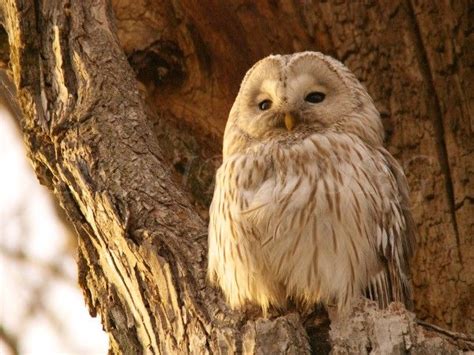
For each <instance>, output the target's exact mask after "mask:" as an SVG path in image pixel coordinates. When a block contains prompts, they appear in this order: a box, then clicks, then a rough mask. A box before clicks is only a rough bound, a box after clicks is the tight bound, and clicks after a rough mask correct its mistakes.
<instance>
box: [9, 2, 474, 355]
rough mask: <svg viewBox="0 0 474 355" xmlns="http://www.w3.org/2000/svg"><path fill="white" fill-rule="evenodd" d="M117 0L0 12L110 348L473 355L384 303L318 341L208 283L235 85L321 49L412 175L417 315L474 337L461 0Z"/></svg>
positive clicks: (466, 22) (36, 138)
mask: <svg viewBox="0 0 474 355" xmlns="http://www.w3.org/2000/svg"><path fill="white" fill-rule="evenodd" d="M111 5H112V7H113V10H114V12H115V17H114V16H113V15H112V12H111V9H109V8H108V7H107V6H106V4H105V1H101V0H95V1H92V0H90V1H72V2H70V1H67V0H62V1H60V0H52V1H34V0H5V1H3V2H2V4H1V5H0V6H1V9H2V17H3V24H4V27H5V29H6V32H7V34H8V39H9V43H10V46H9V49H10V58H9V61H10V67H11V73H12V77H13V80H14V83H15V86H16V88H17V90H18V98H19V100H20V104H21V107H22V109H23V112H24V116H23V119H22V122H21V125H22V129H23V132H24V137H25V142H26V144H27V148H28V151H29V155H30V159H31V161H32V163H33V166H34V168H35V170H36V173H37V175H38V178H39V179H40V181H41V182H42V183H43V184H45V185H46V186H48V187H49V188H50V189H51V190H53V191H54V192H55V195H56V197H57V198H58V199H59V200H60V202H61V204H62V206H63V207H64V209H65V210H66V212H67V213H68V215H69V217H70V219H71V221H72V222H73V224H74V226H75V228H76V230H77V232H78V235H79V251H78V265H79V282H80V285H81V287H82V289H83V290H84V295H85V298H86V301H87V304H88V306H89V309H90V311H91V314H93V315H95V314H100V315H101V318H102V320H103V324H104V328H105V330H106V331H107V332H108V333H109V335H110V342H111V343H110V349H111V352H113V353H142V352H152V353H176V352H178V351H180V352H192V353H206V352H216V353H218V352H220V353H232V352H236V351H237V352H246V353H262V354H263V353H278V352H280V353H306V352H309V351H310V350H311V349H312V350H313V351H327V350H328V349H330V347H332V349H333V351H334V352H335V353H348V352H354V351H356V352H362V353H363V352H374V353H400V352H404V351H411V352H413V353H433V352H438V353H458V352H460V351H461V350H466V349H472V346H473V345H472V342H471V341H470V340H469V338H468V337H465V336H462V335H459V334H453V333H449V332H445V333H444V334H443V333H442V332H439V331H435V330H433V329H431V330H426V329H425V328H423V327H420V326H419V325H417V324H416V322H415V321H414V318H413V317H414V316H413V314H411V313H408V312H406V311H405V310H404V309H403V308H399V307H397V306H396V305H394V306H392V307H391V308H390V309H389V310H387V311H383V312H382V311H377V310H375V309H374V308H373V306H372V305H371V304H369V303H364V304H361V305H360V306H359V307H358V308H356V309H355V310H354V314H353V315H352V316H351V318H350V321H340V320H334V319H333V322H332V324H331V331H330V332H329V333H328V322H326V321H324V316H316V317H314V318H311V317H309V318H308V317H302V316H300V315H298V314H297V313H288V314H283V315H279V316H277V315H275V317H273V318H271V319H262V318H259V316H258V312H255V310H252V309H249V310H246V311H245V312H233V311H231V310H229V309H228V308H227V307H226V305H225V303H224V302H223V299H222V297H221V295H220V293H219V292H218V291H217V290H215V289H212V288H211V287H209V286H208V284H207V283H206V280H205V267H206V221H205V219H206V212H205V211H206V204H207V203H208V201H209V198H210V194H211V193H212V176H213V174H214V169H215V167H216V165H217V164H218V163H219V154H220V142H221V136H222V132H223V128H224V125H225V121H226V116H227V112H228V110H229V108H230V105H231V103H232V101H233V98H234V96H235V94H236V92H237V90H238V85H239V83H240V80H241V78H242V76H243V74H244V72H245V71H246V70H247V69H248V67H249V66H250V65H251V64H253V62H255V61H256V60H257V59H259V58H261V57H263V56H265V55H267V54H269V53H276V52H278V53H284V52H293V51H298V50H320V51H323V52H326V53H329V54H332V55H333V56H335V57H336V58H339V59H341V60H343V61H344V62H345V63H346V64H347V65H348V66H349V67H350V68H351V69H352V70H353V71H354V72H355V73H356V75H357V76H358V77H359V78H360V79H361V80H362V81H364V82H365V84H366V86H367V87H368V89H369V92H370V93H371V94H372V96H373V97H374V99H375V101H376V105H377V107H378V108H379V110H380V111H381V113H382V116H383V118H384V123H385V125H386V128H387V132H388V138H387V142H388V144H389V149H390V150H391V152H392V153H394V155H395V156H396V157H397V158H399V159H400V160H401V161H402V163H403V165H404V167H405V170H406V171H407V173H408V178H409V182H410V186H411V188H412V200H413V211H414V215H415V218H416V221H417V225H418V230H419V237H418V242H417V244H418V251H417V254H416V256H415V258H414V260H413V268H412V269H413V274H414V286H415V307H416V309H415V310H416V314H417V317H419V318H422V319H424V320H427V321H430V322H434V323H437V324H439V325H442V326H446V327H449V328H452V329H455V330H458V331H465V332H469V331H472V329H473V327H474V311H473V307H472V304H471V303H472V301H471V300H472V298H473V296H474V295H473V293H474V289H473V287H474V269H473V267H474V250H473V239H474V221H473V217H472V216H473V215H474V208H473V203H474V201H473V198H474V178H473V172H474V143H473V142H474V140H473V139H472V130H473V127H474V123H473V118H472V117H473V112H472V110H473V107H474V106H473V105H472V104H473V101H472V99H473V96H474V94H473V92H474V90H473V89H474V88H473V84H472V83H473V79H474V75H473V62H474V58H473V57H474V55H473V51H472V47H473V44H474V43H473V42H474V39H473V35H472V32H473V28H472V26H473V21H472V15H473V9H472V8H470V9H469V8H468V2H467V1H459V2H456V4H450V5H448V4H444V3H443V4H438V6H435V5H433V4H432V3H431V2H429V1H412V2H411V1H400V2H389V1H382V2H338V3H332V2H321V3H319V2H311V1H294V2H276V1H269V2H263V1H262V2H260V1H259V2H250V1H249V2H244V1H226V2H214V1H199V2H198V1H190V0H183V1H181V2H176V1H146V0H134V1H130V0H113V1H112V4H111ZM468 10H469V11H468ZM441 23H442V26H440V24H441ZM0 35H1V33H0ZM1 38H2V37H0V39H1ZM0 48H3V47H0ZM469 48H470V50H469ZM0 52H2V51H1V50H0ZM2 53H3V52H2ZM124 53H125V54H124ZM3 58H4V56H3V55H1V56H0V60H3V61H4V60H5V59H3ZM127 59H128V62H127ZM129 64H130V65H131V66H132V67H133V69H134V72H133V71H132V70H131V68H130V66H129ZM135 78H137V79H138V81H137V80H136V79H135ZM143 102H146V105H144V104H143ZM321 319H322V320H321ZM382 333H383V334H382ZM435 334H437V335H435ZM453 339H454V340H453ZM460 339H461V340H460Z"/></svg>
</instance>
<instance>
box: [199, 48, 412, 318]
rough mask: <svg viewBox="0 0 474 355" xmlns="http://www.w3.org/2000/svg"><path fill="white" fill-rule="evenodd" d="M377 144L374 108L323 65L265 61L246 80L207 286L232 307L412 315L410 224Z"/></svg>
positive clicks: (226, 159)
mask: <svg viewBox="0 0 474 355" xmlns="http://www.w3.org/2000/svg"><path fill="white" fill-rule="evenodd" d="M383 138H384V131H383V126H382V123H381V119H380V115H379V112H378V111H377V109H376V108H375V105H374V103H373V101H372V99H371V97H370V96H369V94H368V93H367V91H366V90H365V88H364V87H363V86H362V84H361V83H360V82H359V81H358V80H357V79H356V77H355V76H354V74H352V73H351V71H350V70H349V69H348V68H346V67H345V66H344V65H343V64H342V63H340V62H339V61H337V60H335V59H333V58H331V57H329V56H326V55H323V54H321V53H319V52H302V53H295V54H292V55H271V56H269V57H266V58H264V59H262V60H260V61H259V62H257V63H256V64H255V65H254V66H253V67H252V68H251V69H250V70H249V71H248V72H247V74H246V75H245V77H244V79H243V81H242V84H241V87H240V91H239V93H238V95H237V98H236V100H235V102H234V104H233V106H232V109H231V111H230V115H229V119H228V122H227V125H226V128H225V133H224V142H223V162H222V165H221V166H220V168H219V169H218V171H217V174H216V185H215V191H214V196H213V200H212V204H211V207H210V222H209V259H208V276H209V279H210V280H211V282H213V283H214V284H216V285H218V286H219V287H220V288H221V289H222V291H223V293H224V294H225V296H226V299H227V301H228V303H229V304H230V306H231V307H233V308H239V307H241V306H243V305H245V304H247V303H253V304H257V305H259V306H260V307H261V308H262V310H263V311H264V312H267V310H268V309H269V307H275V308H284V307H286V305H287V303H288V302H289V301H291V302H293V303H294V304H297V305H302V306H304V307H310V306H313V305H315V304H318V303H322V304H324V305H331V306H336V307H338V309H347V307H350V305H351V304H352V301H354V300H355V299H356V298H359V296H360V295H365V296H366V297H369V298H371V299H373V300H375V301H377V302H378V304H379V305H380V306H381V307H385V306H387V305H388V304H389V303H390V302H392V301H398V302H403V303H405V304H406V305H409V303H410V286H409V269H408V261H409V258H410V256H411V254H412V245H413V239H414V225H413V220H412V217H411V214H410V211H409V206H408V204H409V202H408V189H407V181H406V178H405V175H404V173H403V171H402V169H401V166H400V165H399V164H398V162H397V161H396V160H395V159H394V158H393V157H392V156H391V155H390V153H389V152H388V151H387V150H386V149H384V147H383Z"/></svg>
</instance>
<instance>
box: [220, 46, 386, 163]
mask: <svg viewBox="0 0 474 355" xmlns="http://www.w3.org/2000/svg"><path fill="white" fill-rule="evenodd" d="M328 131H339V132H345V133H350V134H354V135H357V136H358V137H360V138H361V139H363V140H364V141H366V142H367V143H368V144H371V145H381V144H382V141H383V126H382V123H381V120H380V115H379V113H378V111H377V109H376V108H375V106H374V103H373V101H372V99H371V97H370V96H369V94H368V93H367V91H366V90H365V88H364V87H363V86H362V85H361V83H360V82H359V81H358V80H357V78H356V77H355V76H354V74H352V73H351V72H350V70H349V69H347V68H346V67H345V66H344V65H343V64H342V63H341V62H339V61H337V60H335V59H333V58H331V57H329V56H326V55H324V54H322V53H319V52H302V53H295V54H291V55H271V56H269V57H266V58H264V59H262V60H260V61H259V62H257V63H256V64H255V65H254V66H253V67H252V68H251V69H250V70H249V71H248V72H247V74H246V75H245V77H244V80H243V81H242V84H241V86H240V90H239V93H238V95H237V98H236V100H235V102H234V105H233V106H232V109H231V111H230V115H229V120H228V122H227V126H226V129H225V134H224V157H225V156H228V155H230V154H234V153H236V152H239V151H243V150H245V149H246V148H248V147H249V146H251V145H252V144H258V143H260V142H262V141H265V140H268V139H270V140H272V139H279V140H285V139H288V140H293V141H294V140H295V137H299V136H302V135H307V134H311V133H316V132H321V133H324V132H328Z"/></svg>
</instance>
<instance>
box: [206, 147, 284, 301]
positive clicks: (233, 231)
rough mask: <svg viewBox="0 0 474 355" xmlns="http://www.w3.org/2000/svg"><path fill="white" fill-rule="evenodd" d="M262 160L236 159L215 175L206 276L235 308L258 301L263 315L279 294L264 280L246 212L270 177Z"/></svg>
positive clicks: (255, 237)
mask: <svg viewBox="0 0 474 355" xmlns="http://www.w3.org/2000/svg"><path fill="white" fill-rule="evenodd" d="M259 159H260V158H259V157H252V156H249V155H245V154H242V155H237V154H236V155H234V156H231V157H229V158H227V159H225V161H224V162H223V164H222V166H221V167H220V168H219V170H218V172H217V174H216V185H215V190H214V197H213V200H212V203H211V207H210V221H209V261H208V277H209V279H210V280H211V282H213V283H215V284H218V285H220V287H221V288H222V290H223V292H224V294H225V295H226V296H227V300H228V302H229V303H230V305H231V306H233V307H237V306H240V305H242V304H244V303H245V302H246V301H247V300H253V301H256V302H257V303H258V304H260V305H261V306H262V308H263V309H264V310H265V309H266V308H267V307H268V305H269V304H270V303H273V304H275V303H278V302H279V300H276V299H272V296H270V295H275V294H277V292H276V290H275V287H276V285H273V284H271V283H270V282H269V280H267V279H266V278H265V276H266V275H265V272H264V270H263V268H264V266H263V261H262V255H260V248H259V247H258V245H259V244H260V243H259V242H258V236H257V233H256V230H255V228H254V226H253V224H252V223H249V221H248V219H247V217H246V215H245V212H246V211H247V210H248V208H249V204H250V202H249V201H251V200H252V199H253V197H254V195H255V190H256V189H258V187H259V186H260V185H261V183H262V181H263V179H264V178H265V176H266V174H267V173H268V167H267V168H264V163H263V162H262V161H261V160H259Z"/></svg>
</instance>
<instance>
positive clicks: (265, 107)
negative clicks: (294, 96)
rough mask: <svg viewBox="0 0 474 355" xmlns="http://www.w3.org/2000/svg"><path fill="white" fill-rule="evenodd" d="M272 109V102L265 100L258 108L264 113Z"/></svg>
mask: <svg viewBox="0 0 474 355" xmlns="http://www.w3.org/2000/svg"><path fill="white" fill-rule="evenodd" d="M270 107H272V102H271V101H270V100H263V101H261V102H260V103H259V104H258V108H259V109H260V110H262V111H266V110H268V109H269V108H270Z"/></svg>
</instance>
